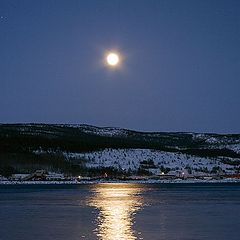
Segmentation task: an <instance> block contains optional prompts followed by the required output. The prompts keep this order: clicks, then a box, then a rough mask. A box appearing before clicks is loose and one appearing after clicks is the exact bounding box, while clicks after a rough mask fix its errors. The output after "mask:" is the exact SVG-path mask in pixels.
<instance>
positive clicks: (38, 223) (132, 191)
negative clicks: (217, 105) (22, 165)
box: [0, 183, 240, 240]
mask: <svg viewBox="0 0 240 240" xmlns="http://www.w3.org/2000/svg"><path fill="white" fill-rule="evenodd" d="M12 239H16V240H21V239H24V240H28V239H31V240H38V239H41V240H49V239H51V240H53V239H56V240H79V239H102V240H119V239H124V240H133V239H146V240H155V239H159V240H173V239H174V240H175V239H176V240H180V239H182V240H200V239H211V240H221V239H223V240H239V239H240V184H195V185H194V184H151V185H148V184H129V183H126V184H117V183H106V184H95V185H82V186H80V185H78V186H76V185H71V186H70V185H68V186H67V185H61V186H57V185H52V186H49V185H32V186H24V185H18V186H0V240H12Z"/></svg>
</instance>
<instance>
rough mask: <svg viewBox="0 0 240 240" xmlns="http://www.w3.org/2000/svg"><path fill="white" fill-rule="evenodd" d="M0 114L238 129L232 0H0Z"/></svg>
mask: <svg viewBox="0 0 240 240" xmlns="http://www.w3.org/2000/svg"><path fill="white" fill-rule="evenodd" d="M110 49H116V50H118V51H119V52H120V53H121V54H122V56H124V61H123V62H122V64H121V67H120V68H119V69H116V70H115V71H113V70H111V69H109V68H107V67H106V66H104V64H103V63H102V61H103V57H104V53H105V51H106V50H110ZM0 122H2V123H16V122H43V123H87V124H94V125H98V126H118V127H125V128H131V129H137V130H144V131H197V132H221V133H222V132H226V133H231V132H234V133H239V132H240V1H239V0H235V1H234V0H225V1H222V0H196V1H192V0H186V1H185V0H182V1H179V0H176V1H174V0H155V1H154V0H144V1H143V0H118V1H117V0H102V1H101V0H95V1H93V0H78V1H77V0H65V1H61V0H55V1H52V0H38V1H37V0H35V1H33V0H27V1H26V0H21V1H19V0H0Z"/></svg>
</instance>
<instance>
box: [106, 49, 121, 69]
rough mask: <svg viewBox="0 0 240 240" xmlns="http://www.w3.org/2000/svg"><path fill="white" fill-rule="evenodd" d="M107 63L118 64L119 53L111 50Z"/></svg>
mask: <svg viewBox="0 0 240 240" xmlns="http://www.w3.org/2000/svg"><path fill="white" fill-rule="evenodd" d="M106 60H107V64H108V65H110V66H113V67H114V66H116V65H118V63H119V55H118V54H117V53H114V52H110V53H109V54H108V55H107V58H106Z"/></svg>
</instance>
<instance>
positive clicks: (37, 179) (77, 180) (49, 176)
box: [0, 170, 240, 185]
mask: <svg viewBox="0 0 240 240" xmlns="http://www.w3.org/2000/svg"><path fill="white" fill-rule="evenodd" d="M98 182H103V183H104V182H119V183H124V182H133V183H134V182H136V183H144V182H145V183H181V182H182V183H204V182H207V183H211V182H212V183H221V182H239V183H240V174H199V175H198V176H194V175H192V174H189V173H188V172H187V171H181V172H180V171H178V172H175V173H173V172H169V173H166V174H165V173H164V172H161V173H160V174H159V175H151V176H124V175H122V176H120V175H119V176H111V175H108V174H107V173H104V174H103V175H100V176H95V177H86V176H67V175H65V174H63V173H56V172H47V171H46V170H36V171H35V172H33V173H31V174H27V173H25V174H23V173H21V174H12V175H11V176H9V177H4V176H1V175H0V184H7V185H9V184H84V183H98Z"/></svg>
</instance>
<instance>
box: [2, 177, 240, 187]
mask: <svg viewBox="0 0 240 240" xmlns="http://www.w3.org/2000/svg"><path fill="white" fill-rule="evenodd" d="M101 183H136V184H174V183H175V184H176V183H180V184H188V183H189V184H194V183H196V184H198V183H206V184H214V183H218V184H220V183H240V179H235V178H227V179H221V180H202V179H195V180H181V179H175V180H151V179H148V180H124V181H121V180H104V179H103V180H92V181H91V180H89V181H0V186H2V185H86V184H101Z"/></svg>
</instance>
